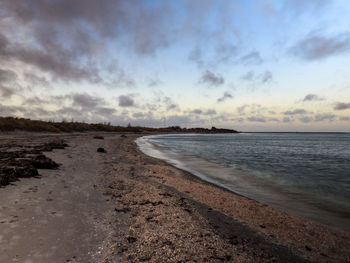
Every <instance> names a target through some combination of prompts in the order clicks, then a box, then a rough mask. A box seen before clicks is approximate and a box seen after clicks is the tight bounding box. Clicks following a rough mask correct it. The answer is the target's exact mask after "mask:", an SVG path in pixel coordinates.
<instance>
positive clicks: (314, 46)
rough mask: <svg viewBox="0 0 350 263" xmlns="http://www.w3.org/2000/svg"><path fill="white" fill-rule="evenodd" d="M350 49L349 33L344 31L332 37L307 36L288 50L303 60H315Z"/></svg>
mask: <svg viewBox="0 0 350 263" xmlns="http://www.w3.org/2000/svg"><path fill="white" fill-rule="evenodd" d="M349 50H350V33H349V32H345V33H341V34H338V35H336V36H332V37H324V36H308V37H306V38H305V39H303V40H301V41H300V42H299V43H297V44H296V45H295V46H293V47H291V48H290V49H289V52H290V53H291V54H293V55H295V56H297V57H300V58H302V59H305V60H317V59H322V58H326V57H329V56H332V55H337V54H340V53H343V52H346V51H349Z"/></svg>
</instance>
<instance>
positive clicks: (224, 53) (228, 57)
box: [215, 43, 237, 64]
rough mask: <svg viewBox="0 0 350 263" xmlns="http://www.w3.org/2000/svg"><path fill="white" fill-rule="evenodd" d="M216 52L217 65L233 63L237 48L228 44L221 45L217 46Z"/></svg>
mask: <svg viewBox="0 0 350 263" xmlns="http://www.w3.org/2000/svg"><path fill="white" fill-rule="evenodd" d="M215 52H216V54H215V62H216V64H219V63H226V62H229V61H232V59H233V58H234V57H235V56H236V55H237V47H236V46H234V45H232V44H228V43H226V44H225V43H220V44H219V45H218V46H216V49H215Z"/></svg>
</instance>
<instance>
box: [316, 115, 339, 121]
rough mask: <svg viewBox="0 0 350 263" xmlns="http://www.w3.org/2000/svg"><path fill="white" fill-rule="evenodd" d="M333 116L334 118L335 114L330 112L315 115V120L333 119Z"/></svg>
mask: <svg viewBox="0 0 350 263" xmlns="http://www.w3.org/2000/svg"><path fill="white" fill-rule="evenodd" d="M335 118H336V116H335V115H334V114H332V113H325V114H317V115H315V121H334V120H335Z"/></svg>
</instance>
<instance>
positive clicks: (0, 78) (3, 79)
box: [0, 68, 17, 84]
mask: <svg viewBox="0 0 350 263" xmlns="http://www.w3.org/2000/svg"><path fill="white" fill-rule="evenodd" d="M16 79H17V74H16V73H15V72H14V71H12V70H7V69H1V68H0V84H4V83H9V82H12V81H14V80H16Z"/></svg>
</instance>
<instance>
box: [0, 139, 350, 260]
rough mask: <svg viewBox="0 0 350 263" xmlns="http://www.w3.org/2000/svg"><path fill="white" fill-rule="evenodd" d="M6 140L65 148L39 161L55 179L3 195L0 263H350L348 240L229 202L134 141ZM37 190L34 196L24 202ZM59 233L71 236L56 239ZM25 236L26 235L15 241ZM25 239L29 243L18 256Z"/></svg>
mask: <svg viewBox="0 0 350 263" xmlns="http://www.w3.org/2000/svg"><path fill="white" fill-rule="evenodd" d="M6 136H7V137H6ZM6 136H5V135H4V136H1V140H0V144H1V149H4V148H9V145H8V144H7V146H6V147H5V146H4V145H5V142H6V143H12V144H14V142H13V141H11V142H10V141H9V140H10V137H11V136H12V137H11V138H12V139H14V140H17V142H18V143H17V144H18V145H22V143H23V141H26V138H27V141H29V140H28V136H32V138H31V139H30V141H31V142H34V141H36V142H41V144H42V145H44V144H45V143H49V142H50V141H52V139H55V140H56V141H57V140H60V141H61V142H62V143H67V144H68V145H69V146H70V147H66V148H65V149H60V150H54V151H53V152H50V153H46V152H44V154H45V156H46V157H47V158H50V159H52V160H53V161H54V162H56V163H59V164H60V166H59V168H58V169H56V170H39V174H40V175H41V178H40V179H37V180H36V179H22V180H21V181H19V182H15V184H16V185H13V184H12V185H8V186H6V187H3V188H0V198H1V200H2V205H1V206H0V226H1V228H0V245H1V246H0V247H1V249H0V262H16V260H17V259H18V262H65V261H66V262H105V263H107V262H349V260H350V250H349V247H350V235H349V233H346V232H342V231H340V230H337V229H334V228H331V227H328V226H324V225H321V224H318V223H315V222H312V221H309V220H306V219H302V218H300V217H297V216H293V215H290V214H287V213H285V212H282V211H279V210H277V209H274V208H272V207H270V206H267V205H264V204H261V203H259V202H256V201H254V200H250V199H247V198H244V197H242V196H239V195H235V194H233V193H231V192H228V191H226V190H224V189H221V188H219V187H216V186H214V185H212V184H209V183H206V182H203V181H201V180H199V179H198V178H196V177H195V176H193V175H191V174H189V173H186V172H184V171H181V170H179V169H177V168H174V167H172V166H170V165H168V164H167V163H165V162H163V161H161V160H158V159H154V158H152V157H149V156H146V155H144V154H143V153H141V152H140V151H139V150H138V149H137V146H136V144H135V142H134V140H135V139H136V138H137V136H140V135H135V134H126V135H125V134H124V135H123V136H121V134H112V133H98V134H97V133H84V134H61V135H45V136H44V135H37V134H26V135H21V136H18V135H6ZM94 137H95V138H94ZM97 137H99V138H97ZM21 140H22V141H21ZM17 144H16V145H17ZM98 148H103V150H104V151H100V152H97V149H98ZM1 151H3V150H1ZM28 154H32V153H27V152H26V153H25V155H24V157H22V156H20V157H16V158H28ZM35 154H41V153H35ZM1 156H3V155H1ZM30 156H31V155H30ZM6 165H7V164H6ZM32 165H33V164H32ZM33 166H34V165H33ZM1 167H2V166H1ZM34 167H35V166H34ZM38 168H39V167H38ZM23 180H24V181H23ZM33 180H35V181H33ZM40 182H41V183H45V184H44V185H43V184H40ZM34 184H35V186H37V187H36V188H35V190H36V191H32V192H30V193H23V190H25V189H29V188H31V189H33V187H34ZM50 191H51V192H50ZM48 198H50V199H51V201H50V202H49V205H47V204H48V201H47V200H48ZM14 199H15V200H17V203H15V204H14V203H13V200H14ZM62 204H64V205H62ZM26 207H32V209H29V210H28V211H27V210H26ZM33 207H34V209H33ZM20 208H23V209H20ZM53 210H54V211H53ZM52 212H55V213H54V214H53V215H52V214H51V213H52ZM33 213H36V214H35V215H33ZM49 214H50V216H48V215H49ZM13 215H16V216H17V217H16V218H15V219H14V218H13ZM57 215H62V216H57ZM31 217H35V218H37V220H41V222H42V223H41V225H38V226H35V222H34V221H30V220H29V219H28V218H31ZM43 219H45V220H43ZM11 220H15V222H12V223H11ZM57 224H59V225H65V226H67V229H62V231H57V230H54V229H53V228H55V227H54V226H55V225H56V226H57ZM29 227H30V228H32V230H33V229H34V230H35V231H34V232H33V233H32V234H30V233H28V235H24V234H23V233H22V234H21V231H23V229H28V228H29ZM63 230H64V231H63ZM14 235H15V236H16V235H17V238H13V236H14ZM57 238H59V242H57ZM27 239H31V240H33V241H32V242H31V243H30V244H26V246H23V243H25V242H26V240H27ZM40 240H41V241H40ZM43 240H44V241H45V242H44V243H43ZM39 241H40V242H39ZM48 251H49V252H50V253H49V252H48Z"/></svg>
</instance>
